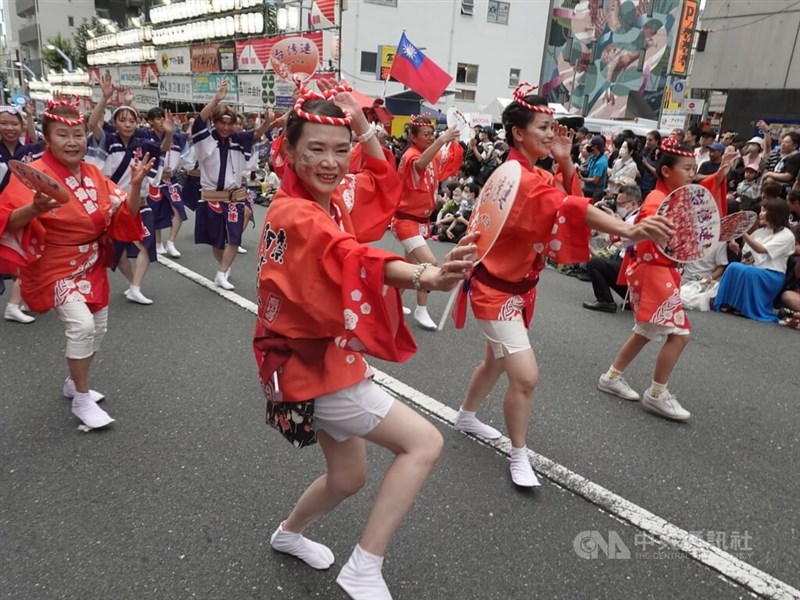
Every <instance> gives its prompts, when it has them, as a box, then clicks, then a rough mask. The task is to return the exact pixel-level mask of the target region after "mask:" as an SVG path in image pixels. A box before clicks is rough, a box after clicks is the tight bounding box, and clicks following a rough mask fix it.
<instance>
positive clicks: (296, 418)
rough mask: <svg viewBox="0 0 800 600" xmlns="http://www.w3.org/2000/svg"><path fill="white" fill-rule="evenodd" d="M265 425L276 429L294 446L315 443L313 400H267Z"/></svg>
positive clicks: (300, 446) (298, 446)
mask: <svg viewBox="0 0 800 600" xmlns="http://www.w3.org/2000/svg"><path fill="white" fill-rule="evenodd" d="M267 425H269V426H270V427H272V428H273V429H275V430H277V431H278V433H280V434H281V435H282V436H283V437H285V438H286V439H287V440H288V441H289V443H291V444H292V446H294V447H295V448H305V447H306V446H313V445H314V444H316V443H317V430H316V428H315V426H314V401H313V400H308V401H306V402H273V401H272V400H267Z"/></svg>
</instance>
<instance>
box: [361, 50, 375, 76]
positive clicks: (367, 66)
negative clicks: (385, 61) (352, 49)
mask: <svg viewBox="0 0 800 600" xmlns="http://www.w3.org/2000/svg"><path fill="white" fill-rule="evenodd" d="M377 68H378V53H377V52H363V51H362V52H361V72H362V73H375V71H376V70H377Z"/></svg>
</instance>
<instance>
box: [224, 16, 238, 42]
mask: <svg viewBox="0 0 800 600" xmlns="http://www.w3.org/2000/svg"><path fill="white" fill-rule="evenodd" d="M235 33H236V27H235V25H234V24H233V17H225V35H226V36H228V37H233V35H234V34H235Z"/></svg>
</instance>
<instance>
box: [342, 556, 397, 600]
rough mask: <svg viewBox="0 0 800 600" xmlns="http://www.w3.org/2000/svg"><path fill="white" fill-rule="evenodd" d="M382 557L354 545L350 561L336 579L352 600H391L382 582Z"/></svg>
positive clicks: (387, 589) (384, 583)
mask: <svg viewBox="0 0 800 600" xmlns="http://www.w3.org/2000/svg"><path fill="white" fill-rule="evenodd" d="M382 568H383V557H382V556H377V555H375V554H372V553H370V552H367V551H366V550H364V549H363V548H362V547H361V546H360V545H356V547H355V549H354V550H353V554H351V555H350V560H348V561H347V564H345V566H344V567H343V568H342V571H341V572H340V573H339V576H338V577H337V578H336V583H338V584H339V585H340V586H341V587H342V589H343V590H344V591H345V592H347V594H348V595H349V596H350V597H351V598H352V599H353V600H391V599H392V595H391V594H390V593H389V588H388V587H387V586H386V582H385V581H384V580H383V575H382V573H381V569H382Z"/></svg>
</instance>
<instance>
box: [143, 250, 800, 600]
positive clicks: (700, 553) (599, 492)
mask: <svg viewBox="0 0 800 600" xmlns="http://www.w3.org/2000/svg"><path fill="white" fill-rule="evenodd" d="M158 262H159V263H160V264H162V265H164V266H165V267H167V268H168V269H171V270H173V271H175V272H176V273H179V274H180V275H183V276H184V277H186V278H188V279H190V280H191V281H193V282H195V283H197V284H198V285H200V286H202V287H205V288H207V289H209V290H211V291H212V292H214V293H216V294H219V295H220V296H222V297H223V298H225V299H226V300H228V301H230V302H233V303H234V304H236V305H237V306H239V307H241V308H243V309H244V310H246V311H248V312H250V313H252V314H254V315H255V314H257V312H258V305H257V304H256V303H255V302H251V301H250V300H248V299H247V298H243V297H242V296H240V295H239V294H236V293H234V292H231V291H228V290H223V289H221V288H218V287H217V286H216V285H215V284H214V282H213V281H211V280H210V279H207V278H206V277H203V276H202V275H200V274H198V273H195V272H194V271H192V270H191V269H187V268H186V267H184V266H182V265H180V264H178V263H176V262H175V261H172V260H170V259H168V258H165V257H163V256H159V257H158ZM373 371H375V382H376V383H378V384H380V385H381V386H383V387H384V388H385V389H386V390H387V391H389V392H391V393H392V394H394V395H395V396H397V397H400V398H402V399H404V400H406V401H408V402H409V403H411V404H413V405H415V406H417V407H418V408H421V409H422V410H424V411H425V412H427V413H429V414H431V415H433V416H435V417H436V418H438V419H440V420H442V421H444V422H445V423H447V424H448V425H451V426H452V425H453V422H454V420H455V416H456V411H455V410H454V409H452V408H450V407H449V406H446V405H445V404H442V403H441V402H439V401H438V400H436V399H434V398H431V397H430V396H428V395H426V394H424V393H422V392H420V391H419V390H416V389H414V388H412V387H411V386H409V385H407V384H405V383H403V382H402V381H400V380H398V379H395V378H394V377H392V376H390V375H388V374H386V373H383V372H382V371H379V370H378V369H375V368H374V367H373ZM470 437H472V436H470ZM473 439H475V440H478V441H480V443H483V444H485V445H487V446H490V447H492V448H494V449H495V450H497V451H498V452H500V453H501V454H504V455H506V456H509V455H510V454H511V440H510V439H508V438H507V437H506V436H503V437H501V438H499V439H497V440H482V439H480V440H479V438H473ZM528 454H529V455H530V458H531V462H532V463H533V466H534V468H535V469H536V471H538V472H539V473H541V474H542V475H544V476H545V477H546V478H547V479H549V480H550V481H552V482H554V483H556V484H558V485H560V486H561V487H563V488H565V489H567V490H569V491H570V492H572V493H573V494H576V495H578V496H580V497H582V498H584V499H585V500H588V501H589V502H591V503H592V504H595V505H597V506H599V507H600V508H601V509H603V510H604V511H605V512H607V513H609V514H610V515H613V516H615V517H617V518H619V519H621V520H623V521H625V522H627V523H630V524H631V525H633V526H634V527H636V528H638V529H641V530H642V531H644V532H647V533H649V534H650V535H651V536H653V537H654V538H656V539H659V540H662V541H663V542H664V543H666V544H669V545H670V546H672V547H673V548H675V549H677V550H680V551H681V552H683V553H684V554H686V555H688V556H690V557H691V558H693V559H694V560H696V561H697V562H699V563H701V564H703V565H705V566H707V567H709V568H710V569H713V570H715V571H717V572H719V573H720V574H722V575H723V576H725V577H726V578H728V579H729V580H731V581H733V582H735V583H737V584H738V585H740V586H742V587H744V588H746V589H748V590H751V591H752V592H754V593H756V594H758V595H759V596H761V597H763V598H770V599H774V600H790V599H795V600H798V599H800V590H798V589H796V588H794V587H792V586H791V585H789V584H788V583H785V582H783V581H781V580H779V579H777V578H775V577H773V576H772V575H770V574H769V573H765V572H764V571H761V570H760V569H758V568H756V567H754V566H753V565H751V564H749V563H746V562H745V561H743V560H741V559H739V558H737V557H736V556H733V555H732V554H730V553H728V552H725V551H724V550H722V549H720V548H717V547H716V546H714V545H712V544H709V543H708V542H706V541H705V540H703V539H701V538H699V537H697V536H695V535H692V534H690V533H689V532H688V531H686V530H685V529H681V528H680V527H677V526H676V525H673V524H672V523H669V522H668V521H665V520H664V519H662V518H661V517H659V516H658V515H655V514H653V513H651V512H650V511H648V510H646V509H645V508H642V507H641V506H638V505H636V504H634V503H633V502H630V501H628V500H626V499H625V498H623V497H621V496H618V495H617V494H615V493H614V492H612V491H611V490H609V489H606V488H604V487H603V486H601V485H598V484H596V483H594V482H592V481H590V480H588V479H586V478H585V477H583V476H582V475H579V474H578V473H575V472H574V471H571V470H569V469H567V468H566V467H564V466H562V465H560V464H558V463H556V462H553V461H552V460H550V459H549V458H547V457H545V456H542V455H541V454H535V453H534V452H533V451H532V450H528Z"/></svg>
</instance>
